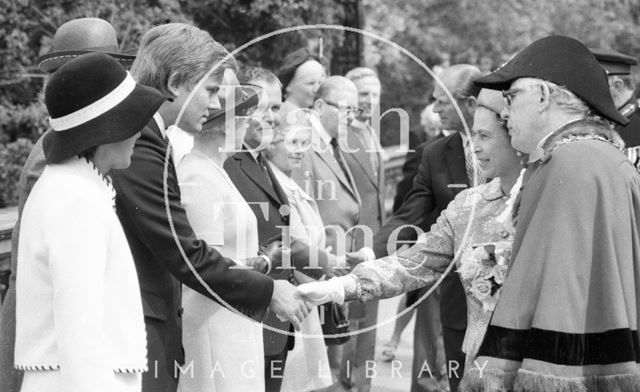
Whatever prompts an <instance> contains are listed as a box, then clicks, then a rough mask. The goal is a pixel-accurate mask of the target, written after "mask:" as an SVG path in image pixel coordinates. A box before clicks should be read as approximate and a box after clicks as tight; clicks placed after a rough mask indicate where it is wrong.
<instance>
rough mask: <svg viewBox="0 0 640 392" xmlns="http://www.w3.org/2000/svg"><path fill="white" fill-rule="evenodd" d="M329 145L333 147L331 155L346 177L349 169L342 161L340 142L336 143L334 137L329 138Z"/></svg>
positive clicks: (336, 140)
mask: <svg viewBox="0 0 640 392" xmlns="http://www.w3.org/2000/svg"><path fill="white" fill-rule="evenodd" d="M331 147H332V148H333V156H334V157H335V158H336V161H337V162H338V166H340V169H342V173H344V176H345V177H346V178H347V179H348V178H349V175H348V173H349V170H348V169H347V165H346V163H345V162H344V158H343V157H342V153H341V152H340V143H338V139H336V138H335V137H334V138H332V139H331Z"/></svg>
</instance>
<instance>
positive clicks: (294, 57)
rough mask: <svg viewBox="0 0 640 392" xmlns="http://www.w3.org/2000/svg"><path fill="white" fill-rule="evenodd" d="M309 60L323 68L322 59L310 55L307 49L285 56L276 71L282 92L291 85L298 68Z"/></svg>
mask: <svg viewBox="0 0 640 392" xmlns="http://www.w3.org/2000/svg"><path fill="white" fill-rule="evenodd" d="M309 60H315V61H317V62H319V63H320V64H322V65H323V66H324V65H325V64H324V60H323V59H321V58H320V57H319V56H316V55H314V54H313V53H311V51H310V50H309V49H307V48H300V49H298V50H295V51H293V52H291V53H289V54H288V55H286V56H285V58H284V61H283V62H282V66H281V67H280V69H279V70H278V79H280V83H282V89H283V90H284V89H285V88H286V87H287V86H288V85H289V83H291V79H293V77H294V75H295V74H296V70H297V69H298V67H299V66H301V65H302V64H304V63H306V62H307V61H309Z"/></svg>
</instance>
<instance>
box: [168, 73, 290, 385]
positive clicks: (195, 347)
mask: <svg viewBox="0 0 640 392" xmlns="http://www.w3.org/2000/svg"><path fill="white" fill-rule="evenodd" d="M222 86H223V87H222V88H223V89H224V90H225V91H224V94H223V95H224V96H227V95H229V97H230V95H231V94H233V95H234V105H231V104H229V102H230V100H229V99H224V97H222V98H221V101H222V102H221V103H222V106H223V107H225V108H226V107H227V106H229V107H231V106H233V113H232V112H231V111H227V110H225V109H220V110H217V111H214V112H213V113H212V114H211V115H210V116H209V117H208V119H207V121H206V122H205V123H204V125H203V127H202V132H200V133H199V134H197V135H195V137H194V144H193V149H192V150H191V152H189V153H188V154H186V155H185V156H184V158H183V159H182V161H181V162H180V164H178V167H177V168H176V174H177V176H178V180H179V181H180V189H181V196H182V204H183V206H184V208H185V211H186V213H187V217H188V218H189V222H190V223H191V225H192V227H193V230H194V231H195V233H196V235H197V236H198V238H201V239H203V240H205V241H206V242H207V243H208V244H210V245H211V246H213V247H215V248H216V249H217V250H218V251H219V252H221V253H222V254H224V255H225V256H227V257H229V258H231V259H233V260H235V261H236V262H237V263H238V264H239V265H241V266H242V268H253V269H255V270H258V271H261V272H265V273H268V272H269V270H271V269H272V267H273V266H272V265H271V264H270V263H271V258H270V257H268V256H267V257H262V256H259V241H258V223H257V220H256V216H255V215H254V213H253V211H252V210H251V208H250V207H249V204H247V202H246V201H245V200H244V199H243V197H242V195H241V194H240V192H239V191H238V189H237V188H236V187H235V185H234V184H233V182H232V181H231V179H230V178H229V176H228V175H227V173H226V172H225V170H224V169H223V167H222V165H223V163H224V161H225V160H226V159H227V158H228V157H229V156H231V155H232V154H233V153H234V152H235V151H238V150H240V149H241V148H242V141H243V139H244V135H245V131H246V125H247V123H246V115H247V114H248V113H249V112H250V111H251V110H253V109H255V107H256V106H257V104H258V101H259V100H258V97H259V92H260V89H259V88H258V87H257V86H239V85H238V80H237V79H236V78H235V75H234V74H233V73H232V72H231V73H225V77H224V80H223V82H222ZM232 114H233V115H235V116H237V117H235V118H234V117H233V116H232ZM231 124H232V125H233V127H230V126H229V125H231ZM277 245H278V243H274V244H273V246H277ZM268 253H271V251H268ZM182 306H183V308H184V315H183V320H182V321H183V345H184V349H185V362H186V363H187V364H188V365H189V366H193V372H192V373H189V374H186V375H183V376H182V377H181V378H180V383H179V390H181V391H217V392H224V391H230V392H231V391H238V390H243V391H264V389H265V385H264V375H263V371H264V350H263V344H262V324H260V323H258V322H256V321H253V320H252V319H250V318H248V317H246V316H244V315H243V314H240V313H238V312H237V311H235V310H233V309H232V308H230V307H229V306H225V305H223V304H218V303H216V302H213V301H211V300H209V299H208V298H207V297H205V296H204V295H202V294H200V293H198V292H197V291H195V290H193V289H191V288H189V287H187V286H183V288H182ZM216 369H217V370H216Z"/></svg>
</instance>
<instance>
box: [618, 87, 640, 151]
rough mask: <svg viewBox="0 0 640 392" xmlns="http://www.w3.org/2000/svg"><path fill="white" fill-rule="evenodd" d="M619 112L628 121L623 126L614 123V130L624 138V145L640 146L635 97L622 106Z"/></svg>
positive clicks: (638, 109)
mask: <svg viewBox="0 0 640 392" xmlns="http://www.w3.org/2000/svg"><path fill="white" fill-rule="evenodd" d="M621 113H622V114H623V115H624V116H625V117H626V118H628V119H629V123H628V124H627V125H625V126H622V125H616V127H615V130H616V131H618V133H619V134H620V137H621V138H622V140H624V144H625V145H626V147H637V146H640V108H638V103H637V102H636V98H635V97H632V98H631V99H630V100H629V101H627V102H626V103H625V104H624V105H623V106H622V108H621Z"/></svg>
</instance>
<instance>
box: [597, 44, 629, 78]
mask: <svg viewBox="0 0 640 392" xmlns="http://www.w3.org/2000/svg"><path fill="white" fill-rule="evenodd" d="M589 50H590V51H591V53H593V55H594V56H596V60H598V62H599V63H600V65H601V66H602V68H604V70H605V72H606V73H607V75H609V76H613V75H629V74H631V66H632V65H637V64H638V60H637V59H636V58H635V57H633V56H629V55H627V54H624V53H620V52H616V51H614V50H609V49H600V48H589Z"/></svg>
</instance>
